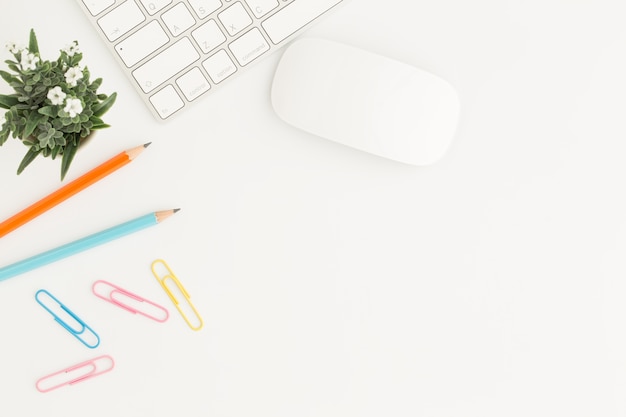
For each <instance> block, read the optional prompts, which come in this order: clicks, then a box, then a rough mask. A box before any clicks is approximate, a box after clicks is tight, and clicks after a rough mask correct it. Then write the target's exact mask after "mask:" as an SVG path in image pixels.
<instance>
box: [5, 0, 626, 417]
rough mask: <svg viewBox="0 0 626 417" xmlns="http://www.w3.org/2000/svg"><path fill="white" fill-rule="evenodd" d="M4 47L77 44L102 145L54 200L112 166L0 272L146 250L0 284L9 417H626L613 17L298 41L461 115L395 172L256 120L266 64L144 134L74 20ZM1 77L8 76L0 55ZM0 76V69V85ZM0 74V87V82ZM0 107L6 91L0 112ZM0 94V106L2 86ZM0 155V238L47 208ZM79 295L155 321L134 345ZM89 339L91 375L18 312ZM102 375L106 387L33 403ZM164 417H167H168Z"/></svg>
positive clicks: (568, 4) (57, 21)
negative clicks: (96, 363) (48, 300)
mask: <svg viewBox="0 0 626 417" xmlns="http://www.w3.org/2000/svg"><path fill="white" fill-rule="evenodd" d="M5 3H6V4H4V5H3V6H2V12H1V13H0V28H1V29H0V40H1V42H2V43H3V44H4V42H5V41H9V40H17V41H22V42H24V43H26V42H27V37H28V31H29V29H30V28H31V27H33V28H35V30H36V32H37V34H38V36H39V43H40V49H41V52H42V54H43V55H44V56H45V57H48V58H49V59H53V58H56V56H57V52H58V49H60V48H61V47H63V46H65V45H66V44H67V43H69V42H70V41H71V40H74V39H76V40H78V41H79V43H80V46H81V48H82V50H83V51H84V54H85V58H84V62H85V63H86V64H87V65H88V66H89V67H90V69H91V72H92V74H93V76H102V77H103V78H104V84H103V86H102V91H104V92H113V91H117V92H118V94H119V99H118V102H117V104H116V105H115V106H114V108H113V109H112V110H111V111H110V112H109V113H108V114H107V115H106V117H105V120H106V121H107V122H108V123H110V124H111V125H112V127H111V128H110V129H108V130H103V131H100V132H99V134H98V136H97V137H96V139H94V141H93V142H92V143H90V144H89V145H88V146H87V147H85V148H84V149H82V150H81V151H80V153H79V154H78V155H77V158H76V161H75V163H74V165H73V167H72V169H71V171H70V173H69V174H68V178H67V180H68V181H69V180H72V179H73V178H76V177H77V176H79V175H80V174H82V173H84V172H86V171H87V170H89V169H90V168H91V167H93V166H95V165H96V164H98V163H100V162H103V161H104V160H106V159H108V158H109V157H111V156H113V155H115V154H117V153H119V152H120V151H122V150H124V149H127V148H130V147H132V146H135V145H139V144H142V143H144V142H147V141H152V142H153V143H152V145H151V146H150V147H149V148H148V149H147V150H146V152H145V153H144V154H143V155H141V156H140V157H139V158H138V159H137V160H136V161H135V162H133V163H132V164H131V165H129V166H127V167H125V168H123V170H121V171H118V172H116V173H115V174H113V175H111V176H110V177H108V178H106V179H104V180H102V181H101V182H99V183H98V184H96V185H94V186H92V187H91V188H89V189H88V190H85V191H83V192H82V193H80V195H77V196H75V197H74V198H72V199H71V200H69V201H67V202H65V203H63V204H62V205H60V206H58V207H56V208H55V209H53V210H52V211H49V212H47V213H46V214H45V215H42V216H40V217H39V218H37V219H36V220H34V221H32V222H31V223H29V224H27V225H25V226H23V227H22V228H20V229H18V230H16V231H15V232H13V233H11V234H10V235H7V236H6V237H4V238H2V240H0V254H1V255H0V257H1V259H2V262H1V264H2V265H5V264H8V263H12V262H14V261H17V260H20V259H22V258H24V257H27V256H30V255H33V254H35V253H38V252H40V251H43V250H45V249H49V248H52V247H54V246H57V245H59V244H62V243H65V242H68V241H71V240H74V239H76V238H79V237H82V236H84V235H86V234H88V233H93V232H95V231H97V230H100V229H102V228H104V227H108V226H112V225H115V224H117V223H120V222H122V221H125V220H128V219H131V218H133V217H136V216H139V215H142V214H145V213H147V212H150V211H154V210H161V209H169V208H174V207H181V208H182V211H181V212H180V213H178V214H177V215H176V216H174V217H173V218H171V219H169V220H167V221H166V222H164V223H163V224H160V225H159V226H157V227H153V228H150V229H147V230H144V231H142V232H140V233H137V234H134V235H132V236H128V237H125V238H123V239H120V240H117V241H115V242H111V243H109V244H107V245H105V246H100V247H98V248H95V249H92V250H90V251H88V252H84V253H82V254H79V255H76V256H74V257H71V258H67V259H65V260H63V261H60V262H57V263H54V264H52V265H48V266H46V267H43V268H40V269H38V270H34V271H31V272H29V273H26V274H24V275H21V276H19V277H16V278H12V279H10V280H8V281H4V282H2V283H0V287H1V288H0V317H2V319H1V320H0V333H1V335H2V337H1V339H0V340H1V343H0V392H2V395H1V396H0V398H1V400H0V414H2V415H6V416H26V415H28V416H34V415H51V416H65V417H74V416H83V415H89V416H120V417H125V416H128V417H139V416H150V417H161V416H170V415H190V416H216V417H226V416H228V417H250V416H257V417H261V416H268V417H294V416H366V417H371V416H428V417H439V416H442V417H443V416H480V417H492V416H493V417H501V416H510V417H512V416H523V417H527V416H529V415H532V416H550V417H552V416H555V415H567V416H581V417H583V416H584V417H588V416H603V417H611V416H623V415H624V414H625V413H626V302H625V300H626V279H625V278H626V262H625V261H624V259H625V256H624V253H626V197H625V194H626V190H625V189H626V187H625V185H624V183H625V182H626V141H625V136H626V124H625V123H624V120H626V117H625V116H626V100H625V99H624V97H626V25H624V16H625V13H626V3H624V2H623V0H593V1H591V0H588V1H585V0H579V1H573V0H523V1H522V0H510V1H502V0H477V1H472V2H468V1H466V0H439V1H402V2H390V3H389V5H388V6H387V7H386V9H383V10H380V9H377V7H376V5H377V2H374V1H370V0H361V1H358V0H353V1H352V2H351V3H350V4H348V5H346V6H345V7H343V8H342V9H340V10H338V11H337V12H336V13H334V14H333V15H332V16H329V17H328V18H327V19H325V20H324V21H322V22H321V23H319V24H318V25H317V26H315V27H314V28H312V29H311V30H310V31H308V32H307V33H306V34H305V36H319V37H324V38H328V39H333V40H337V41H341V42H345V43H348V44H352V45H356V46H359V47H364V48H367V49H369V50H372V51H374V52H378V53H381V54H384V55H388V56H390V57H393V58H397V59H400V60H403V61H406V62H408V63H410V64H413V65H415V66H418V67H421V68H424V69H427V70H429V71H431V72H434V73H435V74H437V75H439V76H441V77H443V78H445V79H447V80H448V81H450V82H451V83H452V84H453V85H454V86H455V87H456V88H457V89H458V91H459V95H460V98H461V101H462V116H461V120H460V125H459V129H458V135H457V137H456V139H455V141H454V144H453V146H452V148H451V149H450V151H449V153H448V154H447V155H446V157H445V158H444V159H443V160H441V161H440V162H439V163H437V164H436V165H433V166H431V167H428V168H416V167H409V166H404V165H399V164H397V163H394V162H390V161H387V160H383V159H380V158H377V157H374V156H370V155H367V154H364V153H361V152H358V151H354V150H351V149H349V148H346V147H342V146H340V145H336V144H334V143H330V142H327V141H324V140H322V139H319V138H316V137H313V136H310V135H307V134H304V133H301V132H298V131H296V130H294V129H292V128H290V127H288V126H286V125H285V124H284V123H283V122H281V121H280V120H279V119H278V118H277V117H276V116H275V115H274V114H273V112H272V109H271V106H270V99H269V88H270V84H271V79H272V74H273V71H274V69H275V67H276V64H277V62H278V60H279V58H280V53H278V54H276V55H275V56H272V57H269V58H267V59H265V60H263V61H262V62H261V63H259V64H257V65H256V66H255V67H254V69H251V70H250V71H248V73H247V74H246V75H242V76H240V77H239V79H238V80H237V81H234V82H233V83H232V84H229V85H228V86H227V87H226V86H225V87H224V88H223V89H221V91H220V92H219V93H217V94H215V95H214V96H211V98H208V97H207V98H204V99H203V101H204V103H203V104H202V105H200V106H194V107H193V108H192V109H190V110H189V111H188V112H186V113H184V114H183V115H181V116H180V117H178V118H176V119H175V120H173V121H171V122H170V123H166V124H159V123H157V122H156V121H155V120H154V119H153V117H152V115H151V114H150V113H149V112H148V110H147V109H146V108H145V107H144V105H143V103H142V102H141V101H140V100H139V98H138V97H137V96H136V95H135V92H134V90H133V89H132V88H131V86H130V84H129V82H128V81H127V79H126V78H125V76H124V75H123V74H122V73H121V71H120V70H119V69H118V68H117V66H116V64H115V63H114V62H113V60H112V59H111V57H110V55H109V53H108V52H106V51H105V49H104V47H103V45H102V44H101V41H100V39H99V38H98V37H97V35H96V34H95V32H94V31H93V30H92V27H91V26H90V24H89V23H88V22H87V21H86V20H84V19H83V18H82V15H81V13H82V12H81V11H80V10H79V8H78V6H77V5H76V4H75V3H74V0H55V1H44V0H24V1H11V2H5ZM3 54H4V55H2V56H3V57H7V58H8V57H9V56H8V53H6V52H3ZM2 65H4V64H2ZM3 69H5V68H4V67H3ZM2 89H3V90H2ZM2 89H0V91H3V92H10V91H6V90H7V86H6V85H3V87H2ZM23 152H24V147H23V146H22V145H21V144H20V143H19V142H18V141H16V140H10V141H9V142H7V143H6V144H5V145H4V146H3V147H2V148H0V191H1V196H2V197H1V201H2V202H1V204H0V218H6V217H8V216H10V215H12V214H14V213H15V212H17V211H18V210H20V209H21V208H23V207H25V206H26V205H28V204H30V203H32V202H33V201H35V200H37V199H39V198H40V197H42V196H44V195H46V194H47V193H49V192H51V191H53V190H54V189H56V188H57V187H59V186H60V185H61V183H60V181H59V161H51V160H48V159H43V158H42V159H40V160H36V161H35V162H34V163H33V164H32V166H30V167H29V168H27V170H26V171H25V172H24V173H23V174H22V175H20V176H16V175H15V170H16V168H17V165H18V163H19V161H20V160H21V157H22V154H23ZM156 258H163V259H165V260H166V261H167V262H168V263H169V264H170V266H171V268H172V269H173V270H174V272H175V273H176V274H177V275H178V277H179V278H180V280H181V281H182V282H183V284H184V285H185V286H186V288H187V290H188V291H189V293H190V294H191V296H192V300H193V301H194V303H195V305H196V306H197V307H198V309H199V311H200V313H201V315H202V316H203V317H204V319H205V327H204V329H203V330H201V331H200V332H192V331H191V330H189V328H187V327H186V325H185V324H184V322H183V321H182V319H181V318H180V316H178V315H177V313H176V311H175V310H174V309H173V308H172V305H171V304H170V302H169V299H167V297H166V296H165V294H164V293H163V291H162V290H161V289H160V287H159V286H158V284H157V283H156V280H155V279H154V278H153V276H152V275H151V273H150V263H151V262H152V261H153V260H154V259H156ZM97 279H106V280H109V281H112V282H115V283H117V284H119V285H121V286H123V287H125V288H127V289H130V290H132V291H134V292H137V293H139V294H142V295H144V296H145V297H147V298H151V299H153V300H154V301H157V302H160V303H162V304H164V305H166V306H168V307H169V308H170V311H171V312H172V317H171V318H170V320H169V321H168V322H166V323H165V324H157V323H153V322H151V321H149V320H147V319H144V318H141V317H134V316H131V315H130V314H128V313H126V312H124V311H122V310H119V309H116V308H115V307H112V306H110V305H109V304H107V303H105V302H103V301H101V300H99V299H97V298H95V297H94V296H93V295H92V294H91V292H90V288H91V284H92V283H93V282H94V281H95V280H97ZM40 288H45V289H48V290H49V291H50V292H52V293H54V294H55V295H56V296H57V297H58V298H59V299H61V300H62V301H64V302H65V303H66V304H67V305H68V306H70V307H71V308H72V309H73V310H74V311H75V312H76V313H78V314H79V315H81V316H82V317H83V318H84V319H85V321H86V322H87V323H88V324H90V325H91V326H92V327H93V328H94V329H95V330H97V331H98V332H99V334H100V336H101V338H102V343H101V345H100V347H98V348H97V349H96V350H94V351H90V350H88V349H86V348H85V347H84V346H82V345H81V344H80V343H78V342H77V341H76V340H74V339H73V338H72V337H71V336H70V335H68V334H67V333H66V332H65V331H64V330H63V329H62V328H61V327H60V326H57V325H56V324H55V323H54V322H53V321H52V320H51V318H49V316H48V315H47V314H46V313H45V312H44V311H43V310H42V309H41V308H40V307H39V306H38V305H37V304H36V303H35V300H34V297H33V296H34V293H35V291H37V290H38V289H40ZM101 354H109V355H111V356H112V357H114V358H115V360H116V367H115V369H114V370H113V371H112V372H111V373H109V374H106V375H103V376H101V377H98V378H94V379H92V380H90V381H85V382H84V383H81V384H77V385H75V386H73V387H65V388H62V389H59V390H57V391H54V392H51V393H48V394H41V393H39V392H37V391H36V390H35V388H34V382H35V381H36V380H37V379H38V378H39V377H41V376H44V375H46V374H48V373H51V372H53V371H56V370H59V369H61V368H63V367H66V366H69V365H72V364H75V363H78V362H81V361H84V360H87V359H90V358H92V357H95V356H98V355H101ZM174 413H176V414H174Z"/></svg>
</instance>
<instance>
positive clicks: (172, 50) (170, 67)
mask: <svg viewBox="0 0 626 417" xmlns="http://www.w3.org/2000/svg"><path fill="white" fill-rule="evenodd" d="M198 58H200V55H198V52H196V49H195V48H194V47H193V45H192V44H191V41H190V40H189V38H182V39H181V40H179V41H178V42H176V43H175V44H174V45H172V46H170V47H169V48H167V49H165V50H163V51H162V52H160V53H159V54H158V55H157V56H155V57H154V58H152V59H151V60H150V61H148V62H146V63H145V64H143V65H142V66H140V67H139V68H137V69H136V70H134V71H133V76H134V77H135V79H136V80H137V83H138V84H139V86H140V87H141V89H142V90H143V92H144V93H149V92H150V91H152V90H154V89H155V88H157V87H158V86H159V85H161V84H162V83H163V82H165V81H167V80H168V79H170V78H171V77H173V76H174V75H176V74H177V73H179V72H180V71H182V70H183V69H185V68H187V67H188V66H189V65H191V64H193V63H194V61H196V60H197V59H198Z"/></svg>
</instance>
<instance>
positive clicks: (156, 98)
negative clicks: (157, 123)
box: [150, 85, 185, 119]
mask: <svg viewBox="0 0 626 417" xmlns="http://www.w3.org/2000/svg"><path fill="white" fill-rule="evenodd" d="M150 103H152V105H153V106H154V109H155V110H156V111H157V113H159V116H161V118H162V119H167V118H168V117H170V116H171V115H172V114H173V113H174V112H175V111H177V110H180V109H182V108H183V106H184V105H185V103H184V102H183V100H182V99H181V98H180V96H179V95H178V93H177V92H176V90H175V89H174V87H172V86H171V85H168V86H167V87H165V88H164V89H163V90H161V91H159V92H158V93H156V94H155V95H153V96H152V97H150Z"/></svg>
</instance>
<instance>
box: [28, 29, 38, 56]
mask: <svg viewBox="0 0 626 417" xmlns="http://www.w3.org/2000/svg"><path fill="white" fill-rule="evenodd" d="M28 50H29V51H30V52H31V53H33V54H38V53H39V45H38V44H37V36H36V35H35V30H34V29H31V30H30V39H29V40H28Z"/></svg>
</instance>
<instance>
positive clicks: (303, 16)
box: [261, 0, 342, 44]
mask: <svg viewBox="0 0 626 417" xmlns="http://www.w3.org/2000/svg"><path fill="white" fill-rule="evenodd" d="M341 1H342V0H298V1H294V2H293V3H291V4H288V5H287V6H285V7H284V8H283V9H281V10H279V11H277V12H276V13H275V14H274V15H272V16H270V17H269V18H267V19H266V20H265V21H264V22H263V23H262V24H261V25H262V26H263V29H265V31H266V32H267V34H268V36H269V37H270V39H271V40H272V42H274V44H279V43H280V42H282V41H284V40H285V39H287V38H288V37H289V36H291V35H292V34H294V33H296V32H297V31H298V30H300V29H301V28H303V27H304V26H306V25H307V24H309V23H310V22H312V21H313V20H315V19H316V18H317V17H319V16H321V15H322V14H323V13H324V12H326V11H328V10H329V9H331V8H332V7H334V6H336V5H337V4H339V3H341Z"/></svg>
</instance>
